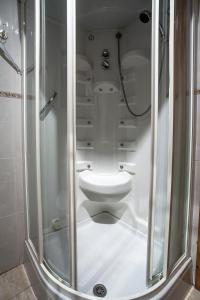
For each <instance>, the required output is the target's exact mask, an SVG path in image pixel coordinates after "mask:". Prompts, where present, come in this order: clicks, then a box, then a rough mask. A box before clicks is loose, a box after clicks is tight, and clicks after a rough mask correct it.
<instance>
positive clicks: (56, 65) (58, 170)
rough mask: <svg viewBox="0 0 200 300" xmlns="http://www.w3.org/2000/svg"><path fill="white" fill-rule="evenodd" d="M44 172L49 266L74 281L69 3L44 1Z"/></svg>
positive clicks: (41, 167) (42, 55) (41, 90)
mask: <svg viewBox="0 0 200 300" xmlns="http://www.w3.org/2000/svg"><path fill="white" fill-rule="evenodd" d="M40 4H41V17H40V23H41V32H40V34H41V40H40V53H41V55H40V56H41V58H40V71H39V76H40V103H39V104H40V112H39V114H40V169H41V201H42V212H43V213H42V219H43V249H44V253H43V254H44V262H45V263H46V265H47V267H48V268H49V269H50V270H51V271H53V272H54V273H56V274H57V276H59V277H60V278H62V279H63V280H64V281H66V282H68V283H69V282H70V255H69V253H70V239H69V235H70V233H69V230H70V215H69V197H68V187H67V183H68V178H67V165H68V158H67V147H68V141H67V118H68V117H67V84H66V83H67V66H68V65H67V2H66V1H65V0H63V1H59V2H58V1H54V0H52V1H40Z"/></svg>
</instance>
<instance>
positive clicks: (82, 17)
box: [77, 0, 151, 31]
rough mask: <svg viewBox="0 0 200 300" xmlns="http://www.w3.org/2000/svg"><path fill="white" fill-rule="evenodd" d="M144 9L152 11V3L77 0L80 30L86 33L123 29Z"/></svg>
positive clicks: (133, 0)
mask: <svg viewBox="0 0 200 300" xmlns="http://www.w3.org/2000/svg"><path fill="white" fill-rule="evenodd" d="M144 9H145V10H146V9H148V10H151V1H149V0H95V1H91V0H77V18H78V20H77V21H78V25H79V26H80V28H83V29H85V30H86V31H87V30H98V29H115V28H123V27H126V26H128V25H129V24H130V23H132V22H133V20H134V18H136V17H137V16H138V15H139V13H140V11H142V10H144Z"/></svg>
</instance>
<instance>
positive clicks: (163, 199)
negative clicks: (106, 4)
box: [153, 1, 170, 276]
mask: <svg viewBox="0 0 200 300" xmlns="http://www.w3.org/2000/svg"><path fill="white" fill-rule="evenodd" d="M169 2H170V1H161V2H160V7H159V9H160V12H159V13H160V15H159V22H160V25H159V34H160V35H159V37H160V39H159V99H158V136H157V163H156V164H157V176H156V195H155V197H156V199H155V219H154V241H153V276H156V275H157V274H159V273H162V271H163V261H164V238H165V219H166V205H167V172H168V128H169V14H168V12H169Z"/></svg>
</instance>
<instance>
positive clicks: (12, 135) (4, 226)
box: [0, 0, 24, 273]
mask: <svg viewBox="0 0 200 300" xmlns="http://www.w3.org/2000/svg"><path fill="white" fill-rule="evenodd" d="M4 23H5V24H7V26H6V30H7V32H8V40H7V43H6V48H7V50H8V51H9V52H10V54H11V56H12V57H13V59H14V60H15V61H16V63H17V64H18V65H19V66H20V65H21V58H20V57H21V44H20V37H19V23H18V12H17V1H15V0H4V1H1V3H0V29H2V24H4ZM2 92H8V93H15V95H9V94H4V96H3V93H2ZM16 93H17V94H16ZM20 94H21V77H20V76H19V75H18V74H17V73H16V72H15V71H14V70H13V69H12V68H11V67H10V66H9V65H8V64H7V63H6V62H5V61H4V60H3V59H2V58H1V57H0V141H1V143H0V273H2V272H5V271H7V270H9V269H11V268H13V267H15V266H17V265H18V264H20V263H22V262H23V248H24V199H23V192H22V139H21V104H22V103H21V96H20ZM14 96H16V97H18V98H15V97H14Z"/></svg>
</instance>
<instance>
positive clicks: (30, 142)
mask: <svg viewBox="0 0 200 300" xmlns="http://www.w3.org/2000/svg"><path fill="white" fill-rule="evenodd" d="M24 9H25V11H24V13H25V37H26V39H25V49H24V57H25V74H24V86H25V95H24V96H25V99H26V101H25V105H24V114H25V115H24V120H25V124H24V128H25V130H24V145H25V151H26V157H25V161H26V164H25V166H26V170H25V174H26V191H27V195H26V197H27V210H28V211H27V214H28V218H27V220H28V222H27V223H28V224H27V226H28V238H29V239H30V241H31V243H32V245H33V247H34V249H35V251H36V253H37V254H39V228H38V201H37V181H36V173H37V171H36V148H35V146H34V145H35V144H36V85H35V77H36V71H35V39H36V35H35V16H36V13H35V1H31V0H27V1H26V3H25V5H24Z"/></svg>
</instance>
